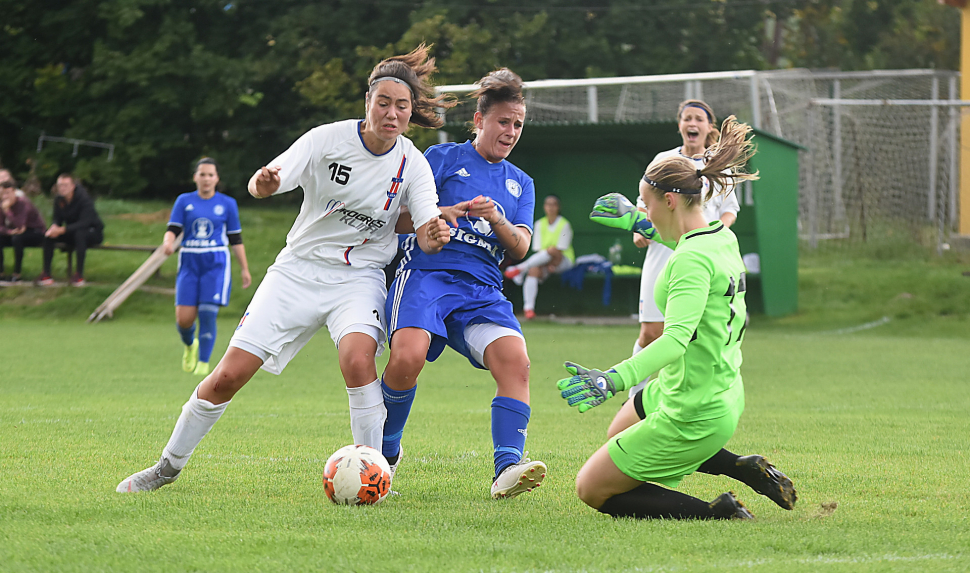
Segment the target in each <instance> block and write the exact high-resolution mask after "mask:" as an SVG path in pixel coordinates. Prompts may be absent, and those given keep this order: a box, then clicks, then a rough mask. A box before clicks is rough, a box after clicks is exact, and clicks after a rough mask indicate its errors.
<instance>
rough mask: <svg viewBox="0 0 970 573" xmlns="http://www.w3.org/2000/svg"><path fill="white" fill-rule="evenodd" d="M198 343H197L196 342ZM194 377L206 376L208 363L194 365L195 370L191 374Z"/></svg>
mask: <svg viewBox="0 0 970 573" xmlns="http://www.w3.org/2000/svg"><path fill="white" fill-rule="evenodd" d="M196 342H198V341H196ZM192 374H195V375H196V376H208V375H209V363H208V362H199V363H198V364H196V365H195V370H194V371H193V372H192Z"/></svg>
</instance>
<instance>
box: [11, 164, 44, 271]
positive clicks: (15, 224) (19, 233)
mask: <svg viewBox="0 0 970 573" xmlns="http://www.w3.org/2000/svg"><path fill="white" fill-rule="evenodd" d="M0 171H6V170H0ZM8 174H9V172H8ZM45 227H46V225H45V224H44V218H43V217H41V215H40V212H39V211H38V210H37V207H34V204H33V203H31V202H30V199H27V198H26V197H20V196H18V195H17V181H15V180H14V179H12V178H11V179H6V180H4V181H0V275H3V271H4V266H3V249H4V248H6V247H13V252H14V267H13V275H11V276H10V279H9V280H10V282H17V281H19V280H20V271H21V267H22V265H23V262H24V248H25V247H36V246H39V245H40V244H41V241H43V239H44V229H45ZM4 279H6V277H4Z"/></svg>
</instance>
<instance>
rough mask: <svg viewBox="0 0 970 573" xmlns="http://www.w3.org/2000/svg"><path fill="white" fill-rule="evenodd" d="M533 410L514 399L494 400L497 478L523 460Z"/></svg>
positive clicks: (501, 398) (494, 442) (493, 429)
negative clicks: (506, 469) (503, 471)
mask: <svg viewBox="0 0 970 573" xmlns="http://www.w3.org/2000/svg"><path fill="white" fill-rule="evenodd" d="M531 413H532V409H531V408H529V405H528V404H526V403H525V402H520V401H518V400H516V399H514V398H506V397H505V396H496V397H495V399H494V400H492V444H493V445H494V446H495V454H494V457H495V477H498V474H500V473H502V470H504V469H505V468H507V467H509V466H510V465H512V464H514V463H518V461H519V460H521V459H522V452H523V450H525V437H526V434H527V433H528V430H527V428H528V427H529V415H530V414H531Z"/></svg>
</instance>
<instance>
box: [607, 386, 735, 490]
mask: <svg viewBox="0 0 970 573" xmlns="http://www.w3.org/2000/svg"><path fill="white" fill-rule="evenodd" d="M659 398H660V392H659V389H658V385H657V384H648V385H647V387H646V388H644V390H643V397H642V399H643V412H644V414H645V417H644V419H643V420H641V421H640V422H637V423H636V424H634V425H632V426H630V427H629V428H627V429H626V430H623V431H622V432H620V433H619V434H617V435H615V436H613V437H612V438H611V439H610V441H609V442H607V444H608V447H609V452H610V458H611V459H612V460H613V463H615V464H616V467H618V468H620V471H622V472H623V473H624V474H626V475H628V476H630V477H631V478H633V479H635V480H639V481H645V482H646V481H648V482H654V483H659V484H661V485H664V486H667V487H670V488H674V487H677V485H679V484H680V482H681V480H683V479H684V476H686V475H690V474H692V473H694V472H695V471H697V468H698V467H700V465H701V464H702V463H704V462H705V461H707V460H708V459H710V458H711V456H713V455H714V454H716V453H717V452H718V451H719V450H720V449H721V448H723V447H724V445H725V444H727V443H728V440H730V439H731V436H732V435H734V431H735V430H736V429H737V427H738V419H739V418H740V417H741V412H742V411H743V410H744V395H743V394H741V397H740V402H741V403H740V404H738V405H737V407H735V408H733V409H732V411H731V412H730V413H729V414H726V415H724V416H721V417H720V418H714V419H712V420H701V421H695V422H681V421H679V420H674V419H672V418H670V417H668V416H667V415H666V414H665V413H664V412H663V411H662V410H661V408H660V404H659Z"/></svg>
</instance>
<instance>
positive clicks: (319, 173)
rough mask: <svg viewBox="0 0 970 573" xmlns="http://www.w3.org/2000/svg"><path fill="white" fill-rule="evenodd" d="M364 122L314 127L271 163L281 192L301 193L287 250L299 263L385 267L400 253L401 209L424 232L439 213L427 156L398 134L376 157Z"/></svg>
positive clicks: (344, 122) (287, 240) (343, 122)
mask: <svg viewBox="0 0 970 573" xmlns="http://www.w3.org/2000/svg"><path fill="white" fill-rule="evenodd" d="M360 124H361V120H356V119H351V120H346V121H338V122H335V123H330V124H326V125H321V126H319V127H315V128H313V129H311V130H310V131H308V132H306V133H305V134H303V135H302V136H301V137H300V138H299V139H297V140H296V142H294V143H293V145H291V146H290V148H289V149H287V150H286V151H284V152H283V153H282V154H280V156H279V157H277V158H276V159H274V160H273V161H272V162H270V163H268V164H267V165H269V166H277V165H278V166H280V188H279V190H278V191H277V193H286V192H287V191H292V190H293V189H296V188H297V187H302V188H303V206H302V207H301V208H300V214H299V215H298V216H297V218H296V221H294V223H293V227H292V228H291V229H290V232H289V233H288V234H287V235H286V248H285V249H284V252H285V251H288V252H291V253H293V254H294V255H296V256H297V257H299V258H301V259H308V260H318V261H321V262H324V263H327V264H331V265H340V266H344V267H346V266H351V267H356V268H383V267H384V266H385V265H387V264H388V263H389V262H391V259H392V258H394V254H395V253H396V252H397V235H396V234H395V233H394V226H395V224H396V223H397V219H398V215H399V213H400V211H401V206H402V205H404V206H406V207H407V208H408V210H409V211H410V212H411V217H412V219H413V220H414V226H415V227H420V226H421V225H424V224H425V223H427V222H428V221H430V220H431V219H432V218H435V217H437V216H439V215H440V214H441V212H440V211H439V210H438V207H437V204H438V194H437V192H436V190H435V183H434V176H433V175H432V173H431V168H430V167H429V166H428V161H427V160H426V159H425V158H424V155H423V154H422V153H421V152H420V151H418V149H417V148H416V147H415V146H414V144H413V143H411V140H409V139H408V138H406V137H404V136H403V135H399V136H398V137H397V141H396V142H395V143H394V147H392V148H391V149H390V151H387V152H386V153H384V154H383V155H374V154H373V153H371V152H370V151H369V150H368V149H367V147H365V146H364V141H363V139H362V138H361V135H360Z"/></svg>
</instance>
